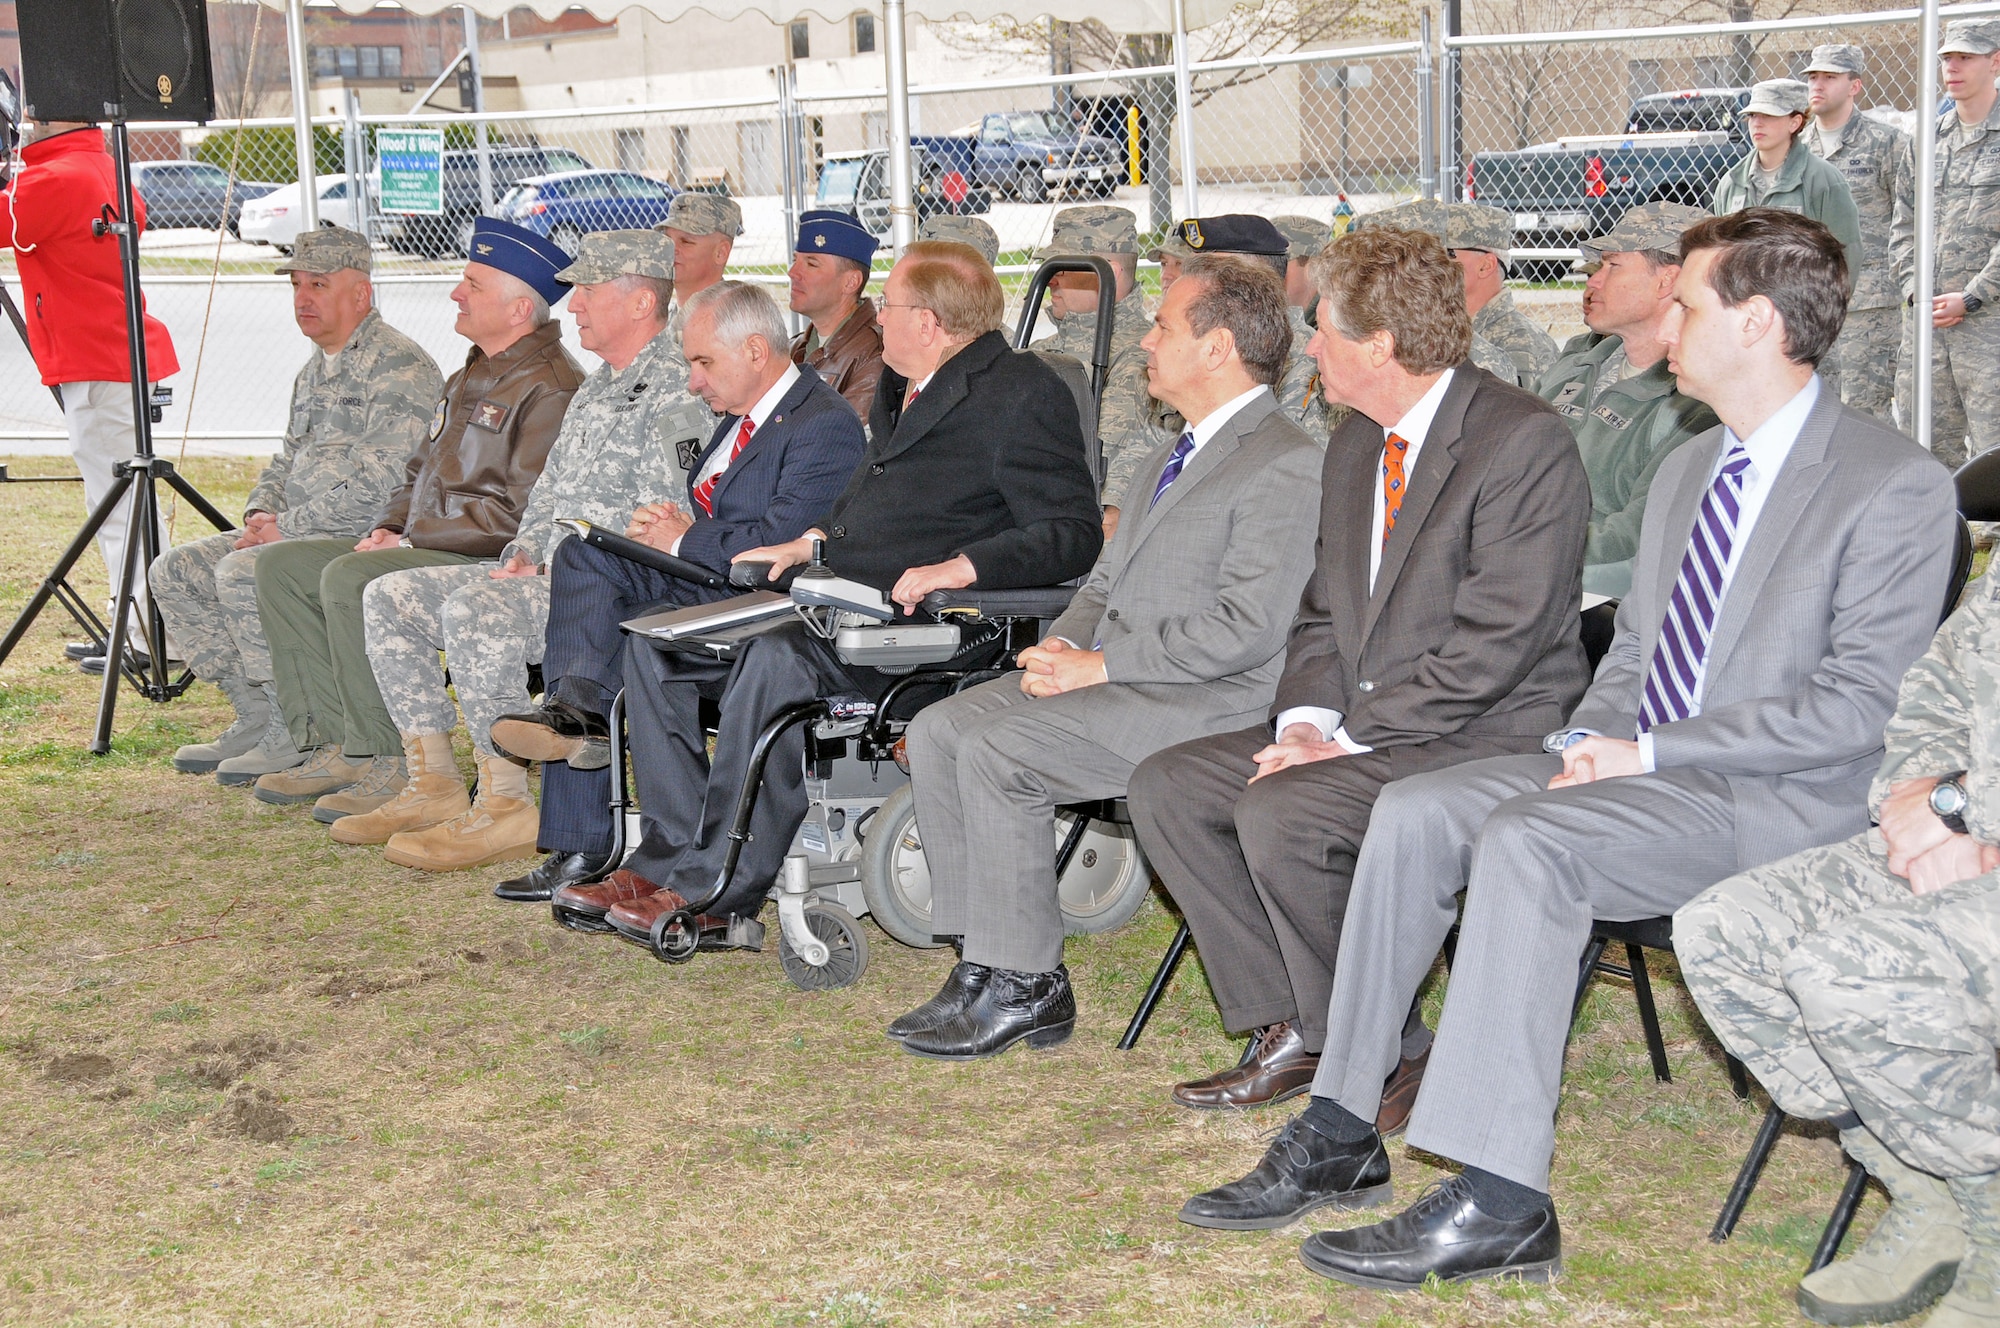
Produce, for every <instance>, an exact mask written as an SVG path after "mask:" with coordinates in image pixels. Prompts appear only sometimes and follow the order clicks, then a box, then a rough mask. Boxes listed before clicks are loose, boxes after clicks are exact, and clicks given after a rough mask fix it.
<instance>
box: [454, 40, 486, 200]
mask: <svg viewBox="0 0 2000 1328" xmlns="http://www.w3.org/2000/svg"><path fill="white" fill-rule="evenodd" d="M461 8H462V9H464V11H465V62H466V64H467V65H468V66H469V67H470V68H471V70H472V105H471V106H470V107H468V108H467V109H468V110H470V111H471V112H472V145H473V147H474V148H475V149H477V151H478V156H479V215H480V216H482V217H490V216H492V215H493V154H492V152H491V151H490V150H489V149H488V148H487V146H486V120H485V118H484V117H485V115H486V80H485V78H484V77H483V75H484V73H485V70H484V69H483V68H481V66H480V62H479V15H478V14H476V13H474V12H473V9H472V6H471V5H463V6H461Z"/></svg>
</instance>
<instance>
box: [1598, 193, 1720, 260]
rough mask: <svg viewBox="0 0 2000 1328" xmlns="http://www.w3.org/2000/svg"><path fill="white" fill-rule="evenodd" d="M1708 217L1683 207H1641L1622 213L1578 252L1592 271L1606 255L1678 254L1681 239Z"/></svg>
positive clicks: (1666, 204) (1665, 205) (1640, 205)
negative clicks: (1685, 233)
mask: <svg viewBox="0 0 2000 1328" xmlns="http://www.w3.org/2000/svg"><path fill="white" fill-rule="evenodd" d="M1709 215H1710V214H1709V212H1708V210H1707V209H1706V208H1698V207H1689V206H1688V205H1687V204H1685V203H1641V204H1639V206H1637V207H1635V208H1628V209H1626V212H1625V215H1624V216H1622V217H1620V218H1619V219H1618V224H1617V225H1616V226H1613V227H1612V228H1611V229H1610V230H1608V231H1606V232H1605V233H1604V234H1602V235H1600V236H1598V237H1597V238H1596V239H1594V240H1586V241H1584V242H1583V244H1581V245H1579V246H1578V248H1580V249H1582V250H1583V261H1584V263H1585V265H1586V267H1587V268H1588V269H1592V270H1594V269H1595V268H1596V266H1597V265H1598V264H1599V263H1601V262H1603V261H1604V256H1605V255H1606V254H1631V253H1641V252H1652V253H1663V254H1675V253H1679V252H1680V248H1681V235H1682V234H1683V233H1684V232H1685V231H1686V230H1687V228H1688V227H1690V226H1692V225H1694V224H1695V223H1696V222H1697V221H1702V220H1704V219H1706V218H1707V217H1708V216H1709Z"/></svg>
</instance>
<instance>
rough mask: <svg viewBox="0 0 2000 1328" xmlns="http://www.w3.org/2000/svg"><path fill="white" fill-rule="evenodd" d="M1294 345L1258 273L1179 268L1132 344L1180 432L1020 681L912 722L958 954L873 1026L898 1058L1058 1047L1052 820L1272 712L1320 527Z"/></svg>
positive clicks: (1060, 1015)
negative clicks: (1203, 740)
mask: <svg viewBox="0 0 2000 1328" xmlns="http://www.w3.org/2000/svg"><path fill="white" fill-rule="evenodd" d="M1291 340H1292V328H1291V324H1290V320H1289V318H1288V317H1287V310H1286V305H1285V292H1284V287H1283V286H1282V285H1281V284H1280V283H1279V282H1278V279H1277V277H1276V276H1274V275H1273V274H1272V273H1271V271H1270V270H1269V268H1267V267H1265V266H1264V265H1262V264H1259V263H1253V262H1249V261H1246V260H1244V259H1241V258H1237V257H1235V256H1231V255H1213V256H1210V255H1198V256H1195V257H1192V258H1190V259H1189V260H1188V263H1187V265H1186V268H1185V270H1184V272H1183V274H1182V279H1181V280H1180V281H1178V282H1176V283H1175V284H1174V288H1173V289H1172V290H1171V291H1169V292H1168V293H1167V298H1166V300H1165V301H1164V302H1163V303H1162V304H1161V306H1160V311H1159V314H1158V316H1157V317H1156V318H1155V319H1154V321H1153V327H1152V330H1151V331H1150V332H1149V333H1148V334H1147V335H1146V337H1145V339H1144V341H1143V343H1142V344H1143V347H1144V352H1143V353H1144V356H1145V360H1146V364H1147V370H1148V375H1149V378H1150V382H1151V391H1152V394H1153V395H1154V396H1155V397H1157V398H1158V399H1159V400H1161V401H1163V402H1165V403H1167V404H1168V405H1169V406H1171V407H1173V408H1174V409H1175V410H1176V411H1178V412H1180V414H1181V416H1182V417H1183V418H1184V419H1185V420H1186V421H1187V430H1186V432H1184V433H1183V434H1182V435H1181V437H1180V438H1179V439H1178V440H1177V441H1176V442H1175V443H1174V445H1173V446H1171V447H1162V448H1158V449H1156V450H1154V452H1153V454H1152V455H1151V456H1150V457H1148V458H1147V459H1146V460H1145V461H1143V462H1141V463H1140V465H1139V467H1138V469H1137V470H1136V471H1135V472H1134V475H1135V476H1136V482H1135V483H1134V485H1133V487H1132V488H1131V489H1130V490H1129V491H1128V492H1129V494H1130V495H1131V497H1130V500H1129V503H1128V505H1129V507H1130V508H1131V512H1130V514H1129V515H1128V516H1127V518H1126V519H1125V521H1124V522H1123V523H1122V524H1121V525H1119V527H1118V529H1117V532H1116V534H1115V535H1114V536H1113V537H1112V540H1111V543H1110V544H1109V545H1108V546H1107V547H1106V549H1105V551H1104V555H1103V556H1102V557H1100V558H1099V559H1098V560H1097V565H1096V567H1094V568H1092V569H1091V573H1090V576H1089V578H1088V579H1087V580H1086V581H1085V582H1084V585H1083V588H1082V589H1081V590H1079V591H1078V592H1077V595H1076V598H1075V600H1074V601H1073V602H1072V603H1071V604H1070V607H1069V609H1068V611H1067V612H1065V613H1064V614H1063V616H1062V617H1061V618H1060V619H1058V620H1057V621H1056V623H1055V626H1054V627H1053V628H1052V629H1051V630H1050V632H1049V634H1048V636H1047V637H1046V638H1045V639H1044V640H1043V641H1042V643H1041V644H1040V645H1039V646H1036V647H1033V648H1031V649H1028V650H1024V651H1022V652H1021V656H1020V664H1021V666H1022V669H1023V671H1022V672H1018V673H1009V674H1007V675H1005V676H1004V677H1000V678H996V679H994V680H993V681H991V682H988V683H985V684H983V685H981V686H979V687H975V688H972V689H970V690H968V691H966V692H964V693H961V694H960V695H958V696H956V697H953V698H952V699H950V700H948V701H945V702H941V703H939V704H937V705H934V706H932V707H930V708H929V709H927V710H925V711H924V712H923V713H922V714H920V715H918V716H917V718H916V720H915V722H914V723H912V724H911V726H910V729H909V735H908V739H909V741H908V746H909V755H910V768H911V773H912V775H913V777H914V788H915V790H916V799H917V818H918V825H919V828H920V829H921V831H922V833H923V839H924V845H925V853H926V856H927V857H928V859H929V862H930V867H931V883H932V896H931V899H932V910H933V919H934V926H935V929H936V931H937V932H938V934H940V935H953V936H962V937H963V951H964V953H963V958H962V959H961V960H960V961H959V963H958V964H957V965H956V966H955V967H954V968H953V969H952V970H951V973H950V975H949V976H948V977H947V979H946V981H945V984H944V987H943V989H942V990H941V991H939V992H938V994H937V996H935V997H934V998H932V999H931V1000H930V1001H928V1002H926V1003H925V1004H924V1005H923V1006H922V1007H920V1008H919V1009H917V1010H913V1011H911V1012H910V1013H909V1014H906V1015H904V1016H903V1017H902V1018H901V1019H898V1020H896V1021H895V1022H894V1023H893V1024H891V1025H890V1026H889V1036H891V1037H892V1038H898V1039H900V1040H901V1041H902V1043H903V1049H904V1050H905V1051H909V1052H911V1053H913V1054H915V1055H919V1056H928V1057H933V1058H937V1059H943V1060H968V1059H973V1058H975V1057H981V1056H991V1055H996V1054H998V1053H999V1052H1001V1051H1004V1050H1006V1049H1007V1048H1008V1047H1010V1046H1012V1045H1013V1044H1014V1043H1015V1042H1018V1041H1021V1040H1022V1039H1027V1040H1028V1041H1029V1044H1030V1045H1036V1046H1046V1045H1050V1044H1053V1043H1055V1042H1060V1041H1062V1040H1063V1039H1064V1038H1066V1037H1068V1036H1069V1032H1070V1028H1071V1026H1072V1025H1073V1024H1074V1023H1075V1019H1076V1002H1075V999H1074V997H1073V995H1072V993H1071V991H1070V986H1069V975H1068V972H1067V971H1066V970H1065V969H1064V967H1063V965H1062V950H1063V917H1062V910H1061V906H1060V900H1059V897H1058V893H1057V879H1056V871H1055V866H1054V863H1053V862H1052V861H1051V858H1050V855H1049V852H1048V841H1049V824H1050V820H1051V818H1052V816H1053V815H1054V812H1055V807H1056V805H1057V804H1059V803H1067V802H1076V801H1082V800H1085V799H1100V798H1116V797H1121V796H1123V795H1124V793H1125V784H1126V781H1127V780H1128V779H1129V778H1130V777H1131V774H1132V771H1133V768H1134V767H1135V766H1137V765H1138V763H1139V762H1140V761H1142V760H1144V759H1145V758H1146V757H1148V756H1150V755H1152V754H1153V753H1154V752H1156V751H1159V750H1160V749H1161V748H1163V747H1169V746H1172V745H1173V744H1175V743H1179V742H1186V741H1188V740H1190V739H1193V738H1200V737H1206V736H1208V735H1209V734H1212V733H1219V732H1226V731H1228V730H1230V729H1237V728H1242V727H1243V726H1244V725H1246V724H1250V723H1255V722H1256V721H1257V720H1259V719H1261V718H1262V717H1263V715H1264V713H1265V711H1266V710H1267V709H1268V708H1269V707H1270V704H1271V698H1272V696H1273V695H1274V694H1275V692H1276V689H1277V683H1278V675H1279V673H1280V672H1281V671H1282V669H1283V662H1284V648H1285V637H1286V633H1287V631H1288V630H1289V628H1290V626H1291V622H1292V614H1293V612H1294V610H1295V609H1296V608H1297V607H1298V600H1299V594H1300V592H1301V591H1302V590H1303V589H1304V588H1305V583H1306V577H1307V576H1308V575H1309V574H1310V573H1311V571H1312V565H1313V547H1314V537H1315V534H1316V524H1315V523H1316V521H1317V518H1318V514H1319V483H1318V480H1319V471H1320V463H1321V460H1322V454H1321V451H1320V448H1319V446H1318V445H1317V444H1315V443H1314V441H1313V439H1312V438H1311V437H1310V436H1308V435H1307V433H1306V432H1305V430H1303V429H1301V428H1300V427H1299V426H1298V425H1296V424H1294V423H1293V422H1292V421H1291V420H1290V419H1289V418H1287V417H1286V415H1285V413H1284V411H1283V410H1282V409H1280V407H1279V403H1278V400H1277V398H1276V397H1275V396H1273V395H1272V391H1271V389H1272V387H1273V386H1274V385H1275V384H1276V383H1278V382H1279V381H1280V380H1281V378H1282V375H1283V373H1284V370H1285V363H1286V358H1287V352H1288V351H1289V349H1290V345H1291ZM1140 495H1144V497H1145V501H1144V502H1143V503H1142V502H1141V501H1139V496H1140Z"/></svg>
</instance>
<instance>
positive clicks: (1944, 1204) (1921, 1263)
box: [1798, 1126, 1965, 1324]
mask: <svg viewBox="0 0 2000 1328" xmlns="http://www.w3.org/2000/svg"><path fill="white" fill-rule="evenodd" d="M1840 1145H1841V1147H1842V1148H1844V1149H1846V1150H1847V1155H1848V1156H1849V1157H1851V1158H1853V1159H1854V1160H1855V1161H1856V1162H1859V1163H1860V1164H1861V1165H1862V1166H1863V1167H1865V1168H1867V1171H1868V1174H1869V1175H1871V1176H1873V1177H1874V1178H1875V1179H1876V1180H1878V1181H1881V1182H1882V1188H1883V1189H1885V1190H1887V1191H1889V1211H1888V1212H1886V1213H1884V1214H1882V1220H1881V1221H1879V1222H1877V1223H1876V1224H1875V1229H1874V1230H1873V1231H1871V1232H1869V1233H1868V1239H1867V1240H1866V1241H1864V1242H1862V1245H1861V1248H1860V1249H1858V1250H1856V1251H1855V1252H1854V1253H1853V1254H1851V1255H1849V1256H1848V1257H1846V1258H1845V1259H1840V1260H1838V1261H1836V1262H1834V1263H1830V1264H1828V1265H1827V1266H1826V1267H1824V1268H1822V1269H1820V1270H1819V1271H1818V1272H1816V1273H1813V1274H1811V1275H1809V1276H1808V1277H1806V1278H1805V1279H1804V1280H1803V1281H1801V1282H1800V1283H1799V1291H1798V1301H1799V1310H1800V1312H1801V1313H1803V1314H1804V1315H1805V1316H1806V1317H1807V1318H1808V1319H1811V1320H1812V1321H1813V1322H1815V1323H1831V1324H1857V1323H1894V1322H1896V1321H1897V1320H1898V1319H1907V1318H1909V1317H1910V1316H1911V1315H1912V1314H1915V1313H1917V1312H1919V1311H1920V1310H1922V1309H1924V1308H1925V1307H1926V1306H1928V1305H1930V1304H1931V1303H1932V1302H1933V1301H1935V1300H1936V1299H1937V1298H1938V1297H1939V1296H1941V1295H1943V1294H1944V1292H1945V1288H1947V1287H1949V1286H1950V1285H1951V1280H1952V1277H1953V1275H1954V1274H1956V1273H1957V1272H1958V1261H1959V1259H1960V1258H1962V1257H1963V1256H1964V1254H1965V1227H1964V1223H1963V1221H1962V1220H1961V1219H1960V1217H1959V1212H1958V1202H1957V1201H1956V1200H1955V1199H1953V1198H1952V1196H1951V1191H1950V1189H1949V1188H1947V1186H1946V1185H1945V1183H1944V1182H1943V1181H1942V1180H1939V1179H1938V1178H1937V1177H1936V1176H1931V1175H1926V1174H1925V1173H1924V1172H1921V1171H1918V1170H1916V1169H1915V1168H1914V1167H1911V1166H1908V1165H1906V1164H1905V1163H1904V1162H1903V1161H1902V1160H1901V1159H1899V1158H1898V1157H1897V1156H1896V1155H1895V1154H1894V1153H1891V1152H1890V1151H1889V1149H1888V1147H1887V1145H1885V1144H1884V1143H1883V1142H1882V1141H1881V1140H1880V1139H1877V1138H1876V1137H1875V1136H1874V1135H1873V1134H1871V1133H1869V1132H1868V1130H1867V1129H1865V1128H1862V1127H1858V1126H1857V1127H1855V1128H1853V1129H1846V1130H1842V1131H1841V1132H1840Z"/></svg>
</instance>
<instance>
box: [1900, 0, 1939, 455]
mask: <svg viewBox="0 0 2000 1328" xmlns="http://www.w3.org/2000/svg"><path fill="white" fill-rule="evenodd" d="M1923 24H1924V31H1923V39H1922V40H1921V41H1920V42H1918V44H1917V58H1918V59H1919V60H1921V61H1923V66H1924V67H1923V72H1922V76H1921V77H1920V78H1919V79H1918V81H1917V88H1918V92H1917V124H1916V130H1917V143H1916V154H1915V155H1916V166H1917V271H1916V278H1917V282H1916V290H1915V292H1914V295H1913V298H1912V300H1911V308H1910V316H1911V318H1913V319H1914V320H1915V327H1916V334H1917V335H1916V338H1915V344H1914V345H1913V346H1912V348H1911V349H1912V351H1913V353H1914V354H1915V357H1916V363H1914V364H1912V365H1911V366H1910V368H1911V369H1912V370H1913V371H1914V372H1915V376H1916V387H1917V390H1916V392H1915V393H1914V394H1913V395H1914V397H1915V402H1914V405H1915V412H1916V418H1915V419H1914V420H1904V421H1903V428H1904V430H1905V431H1906V432H1907V433H1909V434H1910V436H1911V437H1913V438H1915V439H1916V440H1917V442H1918V443H1919V444H1921V445H1922V446H1924V447H1927V448H1928V447H1930V446H1931V443H1932V439H1931V387H1932V384H1931V344H1932V341H1933V339H1934V337H1935V335H1936V329H1934V328H1933V327H1932V326H1931V295H1932V293H1933V291H1934V289H1935V285H1936V274H1935V273H1934V272H1932V271H1931V265H1932V262H1933V260H1934V259H1935V257H1936V252H1937V123H1938V116H1937V102H1938V49H1937V48H1938V3H1937V0H1923Z"/></svg>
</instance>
